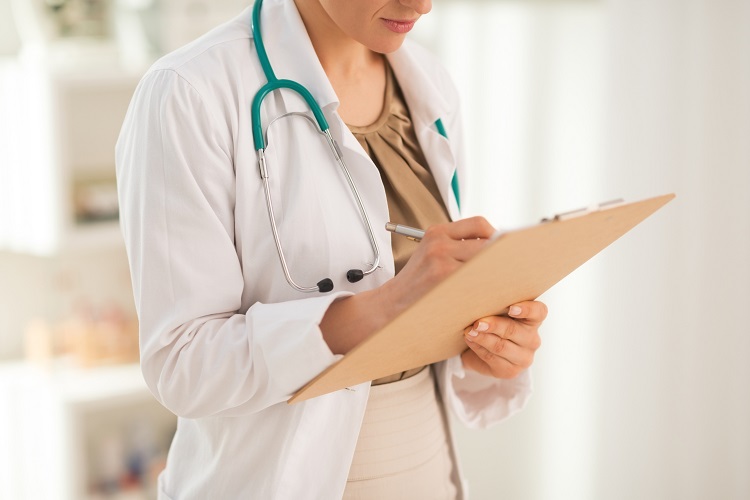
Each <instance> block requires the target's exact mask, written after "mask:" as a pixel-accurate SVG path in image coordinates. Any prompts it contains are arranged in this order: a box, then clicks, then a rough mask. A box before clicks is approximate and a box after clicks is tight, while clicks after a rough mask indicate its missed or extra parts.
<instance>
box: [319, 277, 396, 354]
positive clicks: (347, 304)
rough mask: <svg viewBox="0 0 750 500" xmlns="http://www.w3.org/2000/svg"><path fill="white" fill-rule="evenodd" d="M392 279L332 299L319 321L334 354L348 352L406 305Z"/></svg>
mask: <svg viewBox="0 0 750 500" xmlns="http://www.w3.org/2000/svg"><path fill="white" fill-rule="evenodd" d="M390 288H392V287H391V286H390V282H389V283H386V284H385V285H383V286H381V287H378V288H375V289H373V290H367V291H365V292H362V293H358V294H357V295H352V296H349V297H345V298H343V299H340V300H337V301H336V302H334V303H332V304H331V305H330V306H329V307H328V310H327V311H326V314H325V316H324V317H323V320H322V321H321V323H320V330H321V331H322V332H323V339H324V340H325V341H326V343H327V344H328V347H329V348H330V349H331V351H332V352H333V353H334V354H346V353H347V352H349V351H350V350H352V349H353V348H354V347H355V346H356V345H358V344H359V343H360V342H362V341H363V340H365V339H366V338H367V337H369V336H370V335H372V334H373V333H375V332H376V331H378V330H380V329H381V328H382V327H384V326H385V325H386V324H387V323H389V322H390V321H391V320H392V319H393V318H395V317H396V315H397V314H398V313H399V312H400V311H401V309H403V306H401V305H400V304H399V302H400V301H398V300H394V294H393V293H392V292H391V290H390Z"/></svg>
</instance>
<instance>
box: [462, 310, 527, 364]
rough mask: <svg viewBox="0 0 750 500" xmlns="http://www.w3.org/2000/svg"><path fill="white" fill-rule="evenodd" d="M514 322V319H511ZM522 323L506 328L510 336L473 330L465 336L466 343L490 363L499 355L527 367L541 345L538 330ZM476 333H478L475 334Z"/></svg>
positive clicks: (512, 362)
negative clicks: (530, 328) (530, 329)
mask: <svg viewBox="0 0 750 500" xmlns="http://www.w3.org/2000/svg"><path fill="white" fill-rule="evenodd" d="M511 323H512V320H511ZM528 330H529V329H528V328H526V327H524V326H523V325H520V326H518V327H512V328H510V329H509V330H506V331H505V333H506V334H508V333H510V336H509V337H502V336H501V334H499V333H493V332H476V331H474V330H471V331H470V332H468V333H467V335H466V336H465V337H464V338H465V339H466V345H468V346H469V348H470V349H471V350H473V351H474V352H476V353H477V355H478V356H479V357H480V358H481V359H482V360H483V361H485V362H487V363H490V362H491V361H493V359H492V358H493V357H499V358H501V359H504V360H506V361H508V362H509V363H511V364H513V365H517V366H520V367H522V368H527V367H529V366H531V363H532V362H533V361H534V353H535V352H536V350H537V349H538V348H539V346H540V345H541V340H540V338H539V335H538V334H537V333H536V330H532V331H528ZM474 333H476V335H473V334H474Z"/></svg>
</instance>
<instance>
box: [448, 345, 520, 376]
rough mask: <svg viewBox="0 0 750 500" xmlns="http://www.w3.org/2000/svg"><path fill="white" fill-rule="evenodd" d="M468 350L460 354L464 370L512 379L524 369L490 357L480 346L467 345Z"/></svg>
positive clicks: (495, 357)
mask: <svg viewBox="0 0 750 500" xmlns="http://www.w3.org/2000/svg"><path fill="white" fill-rule="evenodd" d="M469 347H470V349H469V350H467V351H464V352H463V354H461V361H462V362H463V365H464V367H465V368H467V369H469V370H473V371H475V372H478V373H481V374H483V375H489V376H491V377H495V378H502V379H512V378H515V377H517V376H518V375H520V374H521V372H522V371H523V370H524V369H525V368H523V367H521V366H519V365H514V364H513V363H511V362H510V361H508V360H506V359H503V358H498V357H497V356H494V357H493V356H492V355H491V353H489V351H487V350H486V349H484V348H483V347H482V346H480V345H476V344H475V345H474V346H473V347H472V346H471V344H470V345H469Z"/></svg>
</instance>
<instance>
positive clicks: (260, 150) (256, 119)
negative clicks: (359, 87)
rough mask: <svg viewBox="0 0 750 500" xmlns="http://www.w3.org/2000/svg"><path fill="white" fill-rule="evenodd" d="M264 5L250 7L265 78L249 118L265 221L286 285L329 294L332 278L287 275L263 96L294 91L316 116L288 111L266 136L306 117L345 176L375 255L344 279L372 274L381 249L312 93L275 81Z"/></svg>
mask: <svg viewBox="0 0 750 500" xmlns="http://www.w3.org/2000/svg"><path fill="white" fill-rule="evenodd" d="M262 3H263V0H255V4H254V6H253V22H252V27H251V28H252V32H253V39H254V41H255V50H256V52H257V53H258V59H259V60H260V65H261V66H262V68H263V73H264V74H265V76H266V80H268V81H267V83H266V84H265V85H263V86H262V87H261V88H260V90H259V91H258V93H257V94H255V97H254V98H253V104H252V109H251V117H252V128H253V144H254V146H255V151H256V153H257V154H258V169H259V171H260V177H261V179H262V181H263V190H264V191H265V194H266V206H267V207H268V218H269V220H270V221H271V231H272V232H273V239H274V242H275V243H276V251H277V253H278V254H279V260H280V261H281V267H282V269H283V270H284V277H286V280H287V282H289V284H290V285H291V286H292V287H293V288H294V289H296V290H299V291H300V292H323V293H325V292H330V291H331V290H333V281H332V280H331V278H325V279H322V280H320V281H318V283H317V284H316V286H310V287H305V286H300V285H298V284H297V283H296V282H295V281H294V280H293V279H292V276H291V274H289V267H288V266H287V263H286V259H285V258H284V250H283V249H282V248H281V240H280V238H279V231H278V228H277V227H276V218H275V217H274V213H273V202H272V201H271V190H270V187H269V185H268V164H267V161H266V154H265V149H266V143H267V142H268V138H267V137H264V135H263V126H262V124H261V121H260V106H261V104H262V103H263V99H265V97H266V96H267V95H268V94H269V93H271V92H273V91H274V90H280V89H284V88H285V89H289V90H292V91H293V92H296V93H297V94H299V95H300V96H301V97H302V98H303V99H304V100H305V102H307V105H308V107H309V108H310V111H312V113H313V115H314V116H315V120H313V119H312V118H311V117H310V116H309V115H307V114H305V113H300V112H290V113H286V114H283V115H281V116H278V117H276V118H274V119H273V120H272V121H271V123H269V125H268V128H266V134H267V133H268V130H270V128H271V125H273V124H274V123H275V122H276V121H278V120H280V119H281V118H285V117H287V116H299V117H302V118H305V119H306V120H307V121H309V122H310V123H311V124H312V126H313V127H314V128H315V130H316V131H318V132H319V133H320V134H323V135H324V136H325V138H326V142H327V143H328V146H329V148H330V149H331V152H332V153H333V157H334V159H335V160H336V162H337V163H338V164H339V166H340V167H341V170H342V171H343V173H344V176H345V177H346V180H347V182H348V183H349V188H350V189H351V191H352V194H353V195H354V199H355V200H356V202H357V207H359V213H360V215H361V217H362V221H363V222H364V223H365V226H367V235H368V236H369V237H370V245H371V246H372V250H373V252H374V254H375V260H374V262H373V264H372V266H371V267H370V269H368V270H366V271H363V270H362V269H350V270H349V271H347V273H346V279H347V281H349V283H356V282H358V281H359V280H361V279H362V278H363V277H365V276H367V275H368V274H371V273H372V272H374V271H375V270H376V269H377V268H378V266H379V264H380V249H379V248H378V243H377V241H376V240H375V235H374V234H373V232H372V225H371V224H370V219H369V217H368V216H367V211H366V210H365V207H364V205H363V204H362V199H361V198H360V196H359V192H358V191H357V187H356V186H355V185H354V181H353V180H352V176H351V175H350V174H349V169H348V168H346V163H345V162H344V158H343V155H342V154H341V150H340V149H339V146H338V144H337V143H336V141H335V140H334V139H333V137H331V132H330V131H329V127H328V122H327V121H326V119H325V116H323V110H322V109H320V106H319V105H318V103H317V102H316V101H315V98H313V96H312V94H311V93H310V91H309V90H307V89H306V88H305V87H303V86H302V85H301V84H299V83H297V82H295V81H292V80H279V79H278V78H276V75H275V74H274V72H273V68H272V67H271V63H270V61H269V60H268V55H266V48H265V46H264V44H263V39H262V38H261V36H260V7H261V4H262Z"/></svg>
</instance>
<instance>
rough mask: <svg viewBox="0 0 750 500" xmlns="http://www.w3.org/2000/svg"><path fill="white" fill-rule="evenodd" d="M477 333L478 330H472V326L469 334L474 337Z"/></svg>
mask: <svg viewBox="0 0 750 500" xmlns="http://www.w3.org/2000/svg"><path fill="white" fill-rule="evenodd" d="M477 335H479V332H478V331H476V330H474V329H473V328H472V329H471V330H469V336H471V337H476V336H477Z"/></svg>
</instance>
